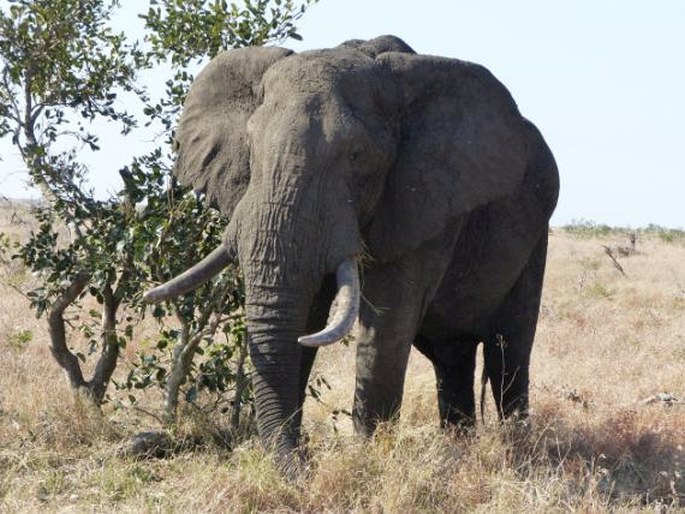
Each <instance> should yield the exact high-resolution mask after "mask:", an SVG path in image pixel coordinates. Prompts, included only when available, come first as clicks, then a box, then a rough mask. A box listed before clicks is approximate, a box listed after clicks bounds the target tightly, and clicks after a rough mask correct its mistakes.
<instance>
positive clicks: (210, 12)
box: [0, 0, 313, 426]
mask: <svg viewBox="0 0 685 514" xmlns="http://www.w3.org/2000/svg"><path fill="white" fill-rule="evenodd" d="M312 1H313V0H306V1H305V3H303V4H299V5H296V4H295V3H294V2H292V1H290V0H288V1H282V0H274V1H266V0H257V1H254V0H246V1H245V2H244V3H243V4H242V5H240V6H239V5H237V4H235V3H232V4H230V5H229V4H228V3H227V2H226V1H223V0H213V1H207V0H190V1H187V2H179V1H176V0H164V1H151V2H150V7H149V9H148V11H147V13H145V14H143V15H141V18H142V19H143V20H144V22H145V29H146V36H145V40H144V41H143V42H142V43H141V42H139V41H133V42H132V41H130V40H129V39H128V38H127V37H126V36H125V34H123V33H118V34H117V33H115V32H114V31H113V30H112V28H111V18H112V16H113V14H114V13H115V11H116V9H118V8H119V7H120V5H119V1H117V0H108V1H106V0H11V1H10V3H9V8H7V9H3V10H1V11H0V36H1V37H0V67H1V82H0V137H5V136H7V137H11V138H12V142H13V144H14V145H15V147H16V148H17V149H18V150H19V151H20V153H21V156H22V158H23V160H24V163H25V164H26V167H27V170H28V173H29V176H30V178H31V181H32V183H33V184H34V185H35V186H37V187H38V188H39V189H40V190H41V192H42V193H43V197H44V200H45V201H46V203H45V204H44V205H43V206H42V207H41V208H39V209H38V210H37V211H36V216H37V219H38V228H37V230H35V231H34V232H33V233H32V235H31V238H30V240H29V241H28V242H27V243H25V244H24V245H21V246H20V247H18V248H17V251H16V257H17V258H19V259H21V260H22V261H23V262H24V263H25V264H26V266H28V267H29V268H30V269H31V270H32V271H33V272H34V274H36V275H38V276H39V277H40V284H39V286H38V287H36V288H34V289H32V290H30V291H28V292H27V293H26V295H27V297H28V298H29V300H30V302H31V306H32V308H33V309H34V310H35V311H36V314H37V315H38V316H43V315H44V316H45V317H46V319H47V321H48V325H49V330H50V337H51V351H52V354H53V356H54V357H55V359H56V360H57V362H58V363H59V364H60V365H61V366H62V367H63V368H64V369H65V371H67V375H68V376H69V379H70V382H71V385H72V387H74V388H75V389H85V390H87V391H88V392H89V393H90V394H91V396H92V397H93V399H94V400H95V401H96V403H101V402H102V401H105V400H106V399H107V396H106V395H105V392H106V389H107V385H108V383H109V382H110V380H111V377H112V374H113V372H114V369H115V367H116V365H117V362H118V359H119V354H120V350H121V349H122V348H124V347H126V346H127V345H129V344H130V343H132V342H136V343H139V342H138V341H136V333H135V331H136V327H137V325H138V323H139V321H140V319H141V318H142V317H144V316H145V315H146V312H147V307H146V306H145V305H144V304H143V303H142V301H141V297H142V293H143V290H144V289H146V288H147V287H148V285H149V284H150V283H151V282H159V281H164V280H166V279H168V278H170V277H171V276H174V275H176V274H178V273H180V272H181V271H183V270H184V269H186V268H188V267H189V266H190V265H192V264H193V263H195V262H197V261H198V260H199V259H200V258H201V257H202V256H204V255H206V254H207V253H208V252H209V251H211V250H213V249H214V248H216V247H217V245H218V244H220V240H221V234H222V231H223V228H224V226H225V220H223V219H222V218H221V217H220V216H219V214H218V213H217V212H215V211H213V210H211V209H208V208H205V207H204V206H203V204H202V199H201V198H200V197H198V196H197V195H194V194H193V193H189V192H187V191H185V190H183V189H182V188H181V187H179V186H178V184H176V183H174V181H173V180H172V179H171V178H170V168H171V166H170V163H171V156H170V154H169V150H168V148H169V143H170V141H171V137H172V133H173V130H174V128H175V125H176V121H177V117H178V113H179V111H180V108H181V105H182V103H183V100H184V98H185V95H186V93H187V91H188V88H189V86H190V83H191V82H192V79H193V77H192V74H191V72H189V71H188V67H190V66H192V65H198V64H201V63H202V62H204V61H206V60H207V59H208V58H210V57H212V56H214V55H215V54H216V53H218V52H219V51H221V50H225V49H228V48H233V47H238V46H245V45H261V44H265V43H267V42H273V41H282V40H284V39H287V38H294V39H299V35H298V34H297V31H296V29H295V22H296V21H297V20H298V19H299V18H300V17H301V16H302V14H303V13H304V11H305V7H306V6H307V5H309V4H311V3H312ZM169 64H170V66H171V72H170V73H169V72H166V71H164V70H167V69H168V66H166V65H169ZM163 65H164V66H163ZM142 69H153V70H155V72H157V71H159V73H168V74H170V77H169V79H168V80H167V81H166V82H165V84H166V90H165V92H164V94H163V96H162V97H161V98H157V99H153V98H151V97H150V95H149V94H148V93H147V91H146V90H145V89H144V88H143V87H141V86H140V85H139V84H138V72H139V70H142ZM123 98H126V99H127V100H128V101H129V102H130V101H132V100H133V101H136V102H137V103H138V104H139V105H140V106H141V111H142V115H141V114H135V113H133V114H132V113H130V112H127V111H126V110H125V109H122V108H121V106H122V105H123V102H122V101H120V100H122V99H123ZM96 120H109V121H114V122H117V123H119V125H120V129H121V132H122V134H124V135H127V134H129V133H130V132H131V131H132V130H133V129H135V128H136V127H139V126H140V125H141V124H142V125H144V126H148V127H153V129H154V130H157V129H156V127H157V126H158V125H161V127H162V130H163V135H164V136H165V137H164V138H163V139H164V144H163V146H160V147H158V148H156V149H155V150H153V151H151V152H150V153H148V154H147V155H143V156H139V157H137V158H135V159H134V160H133V162H132V163H131V164H130V165H129V166H126V167H125V168H123V169H121V170H119V173H120V175H121V177H122V180H123V187H122V189H121V191H120V192H119V193H118V194H117V195H116V196H114V197H111V198H108V199H104V200H103V199H99V198H97V197H96V196H95V195H94V194H93V192H92V191H91V190H89V189H88V187H87V186H86V182H87V178H88V176H89V173H90V172H91V170H90V169H89V168H88V167H87V166H86V165H85V164H84V163H83V162H82V160H81V155H82V152H83V149H84V148H86V149H89V150H91V151H97V150H99V148H100V144H101V143H100V140H99V138H98V136H97V134H96V133H94V132H92V130H93V129H92V127H93V126H94V125H92V124H91V122H93V121H96ZM5 246H7V245H5ZM242 302H243V293H242V285H241V283H240V279H239V274H238V273H237V272H236V270H235V269H229V270H227V271H226V272H225V273H223V274H222V275H220V276H219V277H217V278H216V279H215V280H213V281H212V282H211V283H209V284H207V285H205V286H203V287H202V288H200V289H198V290H197V291H195V292H193V293H191V294H188V295H185V296H184V297H182V298H179V299H177V300H174V301H171V302H167V303H166V304H165V305H160V306H155V307H154V308H153V309H152V315H153V317H154V318H155V319H156V321H157V323H158V326H159V333H158V335H157V337H156V340H154V341H153V340H150V341H143V342H142V343H139V344H138V346H139V350H138V352H137V354H136V355H137V357H136V359H135V362H134V366H133V368H132V369H131V370H130V372H129V373H128V375H127V376H126V379H125V380H123V381H121V382H119V383H117V387H118V388H119V389H122V390H125V391H126V392H127V394H128V398H129V399H130V401H132V402H135V401H136V391H139V390H144V389H147V388H149V387H152V386H158V387H160V388H162V389H163V390H164V391H165V395H166V399H167V404H166V406H165V411H166V419H167V421H169V422H173V421H174V420H175V417H176V408H177V404H178V397H179V395H180V394H181V392H182V393H183V395H184V396H185V399H186V400H187V401H188V402H194V401H195V400H196V399H197V398H198V394H199V393H200V392H201V391H209V392H216V393H225V392H227V391H230V390H232V391H233V403H232V406H233V407H232V413H233V414H232V422H235V421H236V417H239V416H240V406H241V405H242V404H243V402H245V401H247V400H249V398H250V391H249V387H247V385H246V384H247V377H248V375H249V363H248V360H247V354H246V350H245V337H244V322H243V320H242V314H241V312H242V311H241V305H242ZM93 305H96V307H93ZM68 326H70V327H74V328H76V329H77V331H78V333H80V334H81V335H82V337H83V338H84V339H85V341H86V345H85V348H86V351H82V349H80V348H79V349H77V348H76V347H77V346H78V345H77V344H76V343H75V342H74V341H72V339H73V334H74V332H73V331H69V330H68ZM217 334H221V336H220V338H218V339H216V338H215V336H216V335H217ZM98 352H99V356H98V358H97V361H96V363H95V366H94V371H93V376H92V378H90V379H88V380H86V379H85V378H84V376H83V371H82V368H81V363H82V362H83V361H86V360H88V359H89V358H90V357H91V356H92V355H93V354H97V353H98ZM198 354H199V355H201V359H199V360H198V361H197V362H196V361H195V360H194V357H195V356H196V355H198ZM234 426H235V425H234Z"/></svg>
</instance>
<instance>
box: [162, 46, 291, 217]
mask: <svg viewBox="0 0 685 514" xmlns="http://www.w3.org/2000/svg"><path fill="white" fill-rule="evenodd" d="M291 53H292V52H291V51H290V50H286V49H283V48H257V47H255V48H243V49H237V50H230V51H227V52H224V53H221V54H219V55H217V56H216V57H215V58H214V59H212V61H210V63H209V64H208V65H207V67H206V68H204V69H203V70H202V72H201V73H200V74H199V75H198V77H197V78H196V79H195V82H194V83H193V85H192V87H191V88H190V91H189V92H188V96H187V97H186V101H185V104H184V106H183V114H182V116H181V119H180V121H179V124H178V128H177V131H176V137H175V148H176V150H177V157H176V164H175V167H174V175H175V176H176V178H178V180H179V181H180V182H181V184H183V185H186V186H191V187H192V188H193V189H194V190H196V191H200V192H204V193H206V194H207V200H208V202H209V203H210V204H211V205H214V206H216V207H218V208H219V210H221V212H222V214H224V215H225V216H227V217H230V216H231V215H232V214H233V210H234V209H235V206H236V205H237V203H238V201H240V198H242V196H243V194H244V193H245V189H246V188H247V185H248V183H249V181H250V151H249V147H248V145H247V120H248V119H249V117H250V116H251V115H252V113H253V112H254V110H255V109H256V108H257V106H258V103H259V102H260V96H261V93H260V91H261V87H260V83H261V79H262V76H263V75H264V73H265V72H266V70H267V69H268V68H269V67H270V66H271V65H272V64H274V63H275V62H276V61H279V60H280V59H282V58H284V57H286V56H287V55H289V54H291Z"/></svg>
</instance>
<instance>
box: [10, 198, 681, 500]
mask: <svg viewBox="0 0 685 514" xmlns="http://www.w3.org/2000/svg"><path fill="white" fill-rule="evenodd" d="M16 208H17V207H16V206H15V207H14V209H16ZM19 210H20V211H21V213H20V215H19V217H16V216H15V217H14V218H12V217H11V212H12V208H11V206H8V205H4V206H2V208H1V209H0V232H5V233H10V234H11V237H13V238H15V239H22V238H24V237H26V234H27V233H28V230H29V228H30V226H31V223H32V222H31V219H30V216H29V214H28V213H27V212H26V211H25V210H22V208H21V206H19ZM21 220H23V221H25V223H22V222H21ZM616 244H623V241H622V234H621V233H620V232H617V231H614V232H611V233H610V234H608V235H606V234H605V235H602V236H601V237H594V236H592V235H590V236H586V237H582V238H579V237H572V236H571V235H569V234H567V233H566V232H564V231H562V230H559V229H558V230H555V231H554V233H553V234H552V236H551V243H550V252H549V264H548V273H547V278H546V284H545V290H544V297H543V306H542V312H541V316H540V323H539V327H538V334H537V339H536V344H535V348H534V354H533V364H532V366H533V369H532V372H531V376H532V384H531V395H532V398H531V402H532V407H533V412H532V416H531V420H530V424H529V425H526V426H523V425H517V424H505V425H500V424H499V423H497V422H496V420H495V416H494V413H493V412H494V410H493V409H492V401H491V399H490V397H489V395H488V397H487V401H486V409H485V410H486V415H485V419H484V420H482V421H480V422H479V425H478V427H477V430H476V432H475V433H474V434H473V435H471V436H468V437H456V436H453V435H451V434H449V433H444V432H442V431H440V430H439V429H438V428H437V426H436V425H437V407H436V402H435V390H434V388H435V384H434V379H433V372H432V369H431V367H430V365H429V364H428V362H427V361H426V360H425V359H423V358H422V357H421V356H420V355H418V354H412V356H411V361H410V370H409V376H408V379H407V386H406V391H405V404H404V407H403V411H402V417H401V419H400V420H399V421H398V422H397V423H395V424H394V425H388V426H384V427H382V428H381V429H380V430H379V431H378V433H377V434H376V435H375V436H374V438H373V439H372V440H371V441H359V440H357V439H356V438H355V437H354V436H353V435H352V430H351V423H350V421H349V419H348V418H347V417H345V416H344V415H338V416H337V418H335V419H334V417H333V415H332V410H333V409H340V408H342V409H346V408H349V406H350V403H351V395H352V388H353V385H354V364H353V360H354V355H353V354H354V348H353V345H351V346H350V347H344V346H337V347H334V348H330V349H326V350H323V351H321V352H320V357H319V359H318V362H317V366H316V370H315V373H319V374H320V375H321V376H324V377H325V378H326V380H327V381H328V383H329V384H330V385H331V389H330V390H327V389H325V388H324V390H323V391H322V397H321V402H316V401H313V400H311V401H309V402H308V403H307V405H306V412H305V429H306V431H307V434H308V437H309V444H308V450H309V453H310V455H311V460H310V462H311V469H310V472H309V473H308V475H307V477H306V478H305V479H303V480H302V481H301V482H299V483H289V482H285V481H283V480H282V479H281V478H280V477H279V475H278V474H277V473H276V472H275V471H274V470H273V468H272V466H271V464H270V461H269V459H268V457H266V456H265V455H263V453H262V452H261V450H260V449H259V447H258V445H257V444H256V443H254V442H253V441H250V440H248V441H246V442H244V443H243V444H241V445H239V446H238V447H237V448H235V449H233V450H232V451H229V449H227V448H226V447H224V446H223V445H221V444H217V443H216V442H215V441H214V440H213V439H211V438H209V437H207V438H202V437H199V438H198V441H199V442H200V444H199V445H198V444H195V445H194V446H189V447H188V449H185V450H184V451H180V452H178V453H176V454H175V455H174V456H172V457H170V458H167V459H156V460H154V459H153V460H146V461H136V460H133V459H129V458H122V457H120V456H119V454H118V449H119V448H120V447H121V446H122V445H123V444H124V443H125V441H126V440H127V438H128V437H130V436H131V435H132V434H134V433H136V432H138V431H140V430H142V429H145V428H149V427H150V426H153V425H154V420H152V419H151V418H146V417H145V416H144V415H138V414H137V413H131V412H124V411H121V410H116V409H114V407H113V405H112V404H109V405H107V406H105V408H104V410H103V412H97V411H94V410H93V409H92V408H90V407H88V404H87V403H85V402H82V401H80V400H79V399H75V398H73V397H72V395H71V393H70V391H69V390H68V387H67V385H66V380H65V379H64V377H63V376H62V375H61V372H60V371H59V369H58V368H57V366H56V365H55V364H54V362H53V361H52V360H51V357H50V354H49V351H48V349H47V336H46V332H45V325H44V322H43V321H42V320H36V319H35V318H34V316H33V313H32V312H31V311H30V310H29V308H28V304H27V302H26V300H25V299H24V298H23V297H22V296H21V295H20V294H18V293H17V291H16V290H15V289H14V288H13V287H12V285H15V286H26V285H27V284H29V283H30V282H31V281H32V280H34V279H33V278H32V277H31V276H30V275H29V274H27V273H26V272H25V270H23V269H21V268H20V267H18V266H16V264H15V265H13V267H12V268H11V269H8V268H7V267H4V269H3V270H2V272H0V298H2V300H1V301H2V309H0V352H1V354H2V355H3V363H2V368H1V369H2V372H1V373H0V511H2V512H113V511H116V512H162V511H163V512H190V511H193V512H503V513H508V512H520V511H526V512H541V513H542V512H545V513H547V512H567V511H572V512H609V511H610V512H636V511H645V512H655V511H656V512H677V511H679V512H685V406H684V404H685V243H683V242H682V241H675V242H672V243H667V242H664V241H662V240H661V239H660V238H658V237H656V236H649V237H648V236H643V237H641V238H639V239H638V242H637V250H638V253H637V254H636V255H633V256H631V257H629V258H619V260H620V263H621V265H622V266H623V269H624V271H625V273H626V276H623V275H622V274H621V273H619V272H618V270H617V269H616V268H615V267H614V265H613V263H612V262H611V260H610V259H609V258H608V257H607V255H606V254H605V253H604V250H603V249H602V245H616ZM145 330H152V328H151V327H147V328H145ZM75 344H78V340H77V339H76V340H75ZM130 351H131V350H130V349H127V352H130ZM125 365H126V362H123V363H122V366H125ZM659 394H661V396H658V395H659ZM668 395H670V396H668ZM674 398H677V399H678V400H679V401H676V400H674ZM645 400H648V401H645ZM147 401H148V404H149V405H150V406H154V404H155V402H158V401H159V398H158V397H156V396H155V395H151V396H150V397H149V398H148V399H147ZM151 408H152V407H151ZM205 421H206V420H202V419H197V418H189V419H188V420H187V427H186V428H187V430H188V431H189V432H190V433H193V434H195V435H197V434H200V435H201V434H202V431H203V430H205V429H204V428H203V427H204V425H203V423H204V422H205ZM209 421H210V423H211V422H213V421H215V420H209Z"/></svg>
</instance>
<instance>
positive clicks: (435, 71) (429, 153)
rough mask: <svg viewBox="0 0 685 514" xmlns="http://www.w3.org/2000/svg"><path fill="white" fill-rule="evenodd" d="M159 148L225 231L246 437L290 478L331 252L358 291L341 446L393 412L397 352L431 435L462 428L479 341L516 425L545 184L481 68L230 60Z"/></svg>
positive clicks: (329, 58)
mask: <svg viewBox="0 0 685 514" xmlns="http://www.w3.org/2000/svg"><path fill="white" fill-rule="evenodd" d="M176 151H177V153H178V156H177V164H176V168H175V174H176V176H177V178H178V179H179V180H180V181H181V182H182V183H184V184H188V185H192V186H193V187H194V188H195V189H197V190H202V191H205V192H206V193H207V195H208V197H209V199H210V201H211V202H213V203H214V204H215V205H217V206H218V207H219V208H220V210H221V211H222V212H223V214H225V215H226V216H229V217H230V218H231V222H230V224H229V227H228V229H227V233H226V251H227V252H229V253H231V254H233V255H234V256H236V257H237V258H238V260H239V262H240V265H241V268H242V270H243V272H244V274H245V280H246V282H245V283H246V304H247V305H246V310H247V320H248V333H249V340H250V352H251V357H252V361H253V363H254V367H255V370H256V371H255V375H254V388H255V395H256V406H257V419H258V425H259V432H260V435H261V438H262V440H263V441H264V442H265V443H266V444H267V446H268V447H270V448H271V449H272V450H273V451H274V452H275V453H276V460H277V462H278V464H279V465H280V466H281V467H282V469H284V470H285V471H286V472H288V473H290V472H293V471H295V470H297V469H298V468H299V467H300V465H301V458H300V456H299V455H300V453H299V452H298V450H297V448H298V438H299V433H300V422H301V407H302V402H303V400H304V396H305V387H306V384H307V379H308V376H309V372H310V370H311V366H312V362H313V360H314V356H315V353H316V349H315V348H307V347H303V346H302V345H299V344H298V343H297V338H298V337H299V336H302V335H304V334H306V333H311V332H314V331H316V330H319V329H321V328H322V327H323V326H324V325H325V322H326V318H327V316H328V312H329V307H330V304H331V299H332V298H333V296H334V294H335V290H336V286H335V279H334V275H333V274H334V273H335V270H336V267H337V266H338V265H339V264H340V263H341V262H342V261H343V260H345V259H346V258H349V257H353V258H357V259H359V262H360V270H361V277H362V298H363V300H362V301H361V305H360V313H359V318H358V323H357V326H356V329H355V340H356V345H357V379H356V392H355V397H354V408H353V414H354V424H355V427H356V429H357V431H358V432H360V433H362V434H370V433H371V432H372V431H373V430H374V427H375V426H376V425H377V424H378V422H379V421H383V420H388V419H389V418H391V417H393V416H394V415H396V414H397V412H398V409H399V407H400V404H401V402H402V391H403V386H404V378H405V370H406V367H407V359H408V356H409V350H410V347H411V345H412V344H414V345H415V346H416V347H417V348H418V349H419V350H420V351H421V352H422V353H423V354H424V355H426V356H427V357H428V358H429V359H430V360H431V361H432V363H433V365H434V367H435V374H436V377H437V389H438V392H437V396H438V403H439V410H440V417H441V421H442V423H443V424H444V425H446V426H449V425H457V426H461V425H468V424H470V423H472V422H473V420H474V417H475V415H474V396H473V385H474V384H473V381H474V366H475V355H476V347H477V345H478V344H479V343H481V342H482V343H483V344H484V354H485V372H486V373H487V376H488V378H489V380H490V382H491V384H492V390H493V394H494V399H495V402H496V405H498V406H499V412H500V415H501V416H503V417H506V416H510V415H512V414H514V413H520V414H522V415H525V414H526V411H527V408H528V369H529V357H530V352H531V345H532V342H533V336H534V334H535V326H536V322H537V315H538V309H539V304H540V290H541V286H542V278H543V272H544V267H545V257H546V249H547V233H548V220H549V218H550V216H551V214H552V211H553V209H554V207H555V204H556V201H557V194H558V187H559V184H558V175H557V168H556V165H555V162H554V158H553V157H552V154H551V153H550V150H549V149H548V147H547V145H546V144H545V142H544V140H543V138H542V136H541V135H540V133H539V132H538V131H537V129H536V128H535V127H534V126H533V125H532V124H531V123H530V122H529V121H527V120H526V119H525V118H523V117H522V116H521V114H520V113H519V111H518V109H517V106H516V104H515V103H514V101H513V99H512V98H511V96H510V94H509V92H508V91H507V90H506V88H505V87H504V86H503V85H502V84H500V83H499V82H498V81H497V80H496V79H495V78H494V77H493V76H492V75H491V74H490V73H489V72H488V71H487V70H486V69H485V68H483V67H481V66H478V65H475V64H472V63H468V62H464V61H459V60H456V59H447V58H441V57H432V56H424V55H416V54H415V53H414V52H413V50H412V49H411V48H409V47H408V46H407V45H406V44H405V43H404V42H402V41H401V40H399V39H397V38H395V37H391V36H384V37H380V38H377V39H374V40H371V41H349V42H347V43H344V44H343V45H341V46H339V47H337V48H333V49H326V50H316V51H310V52H304V53H301V54H294V53H292V52H290V51H288V50H284V49H280V48H248V49H242V50H233V51H230V52H226V53H223V54H221V55H219V56H217V57H216V58H215V59H214V60H213V61H212V62H211V63H210V64H209V65H208V66H207V68H206V69H205V70H204V71H203V72H202V73H201V74H200V76H199V77H198V78H197V80H196V82H195V84H194V85H193V87H192V89H191V91H190V94H189V95H188V99H187V101H186V104H185V107H184V113H183V116H182V119H181V122H180V125H179V128H178V132H177V136H176ZM220 252H221V250H220ZM222 265H223V264H222Z"/></svg>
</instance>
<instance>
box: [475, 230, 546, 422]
mask: <svg viewBox="0 0 685 514" xmlns="http://www.w3.org/2000/svg"><path fill="white" fill-rule="evenodd" d="M546 254H547V231H545V233H544V234H543V235H542V236H541V238H540V240H539V241H538V243H537V245H536V247H535V249H534V250H533V253H532V255H531V257H530V259H529V261H528V263H527V264H526V266H525V268H524V269H523V271H522V272H521V275H520V276H519V278H518V280H517V281H516V283H515V284H514V287H513V288H512V289H511V291H510V292H509V293H508V294H507V296H506V297H505V299H504V301H503V302H502V304H501V305H500V307H499V308H498V310H497V312H496V313H495V316H494V317H493V319H492V321H491V323H490V331H489V335H488V336H487V338H486V340H485V345H484V356H485V371H486V373H487V376H488V378H489V380H490V384H491V386H492V393H493V397H494V399H495V405H496V406H497V413H498V415H499V417H500V419H502V418H508V417H510V416H512V415H519V416H522V417H525V416H527V415H528V388H529V369H528V368H529V365H530V352H531V349H532V346H533V339H534V338H535V328H536V325H537V319H538V312H539V309H540V293H541V290H542V279H543V275H544V271H545V256H546Z"/></svg>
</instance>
